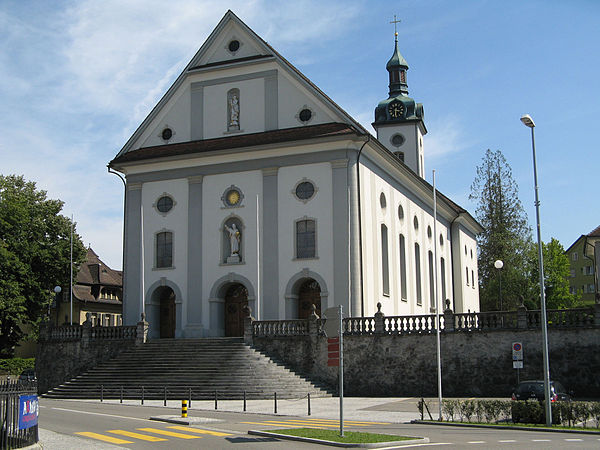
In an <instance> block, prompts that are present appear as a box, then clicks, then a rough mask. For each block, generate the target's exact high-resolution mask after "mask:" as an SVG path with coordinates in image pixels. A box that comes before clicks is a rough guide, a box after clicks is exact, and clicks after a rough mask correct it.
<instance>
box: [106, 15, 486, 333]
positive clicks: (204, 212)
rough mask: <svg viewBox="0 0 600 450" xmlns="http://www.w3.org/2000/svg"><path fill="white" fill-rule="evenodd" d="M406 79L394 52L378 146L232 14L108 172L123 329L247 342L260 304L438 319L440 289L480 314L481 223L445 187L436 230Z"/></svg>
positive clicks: (416, 112)
mask: <svg viewBox="0 0 600 450" xmlns="http://www.w3.org/2000/svg"><path fill="white" fill-rule="evenodd" d="M382 66H383V64H382ZM382 70H383V67H382ZM407 70H408V65H407V63H406V61H405V60H404V58H403V57H402V55H400V52H399V51H398V43H397V42H396V44H395V49H394V52H393V55H392V58H391V59H390V61H389V62H388V64H387V71H388V72H389V79H390V84H389V95H388V98H387V99H385V100H383V101H382V102H380V103H379V105H378V106H377V107H376V109H375V122H374V123H373V126H374V127H375V129H376V130H377V135H378V138H377V139H375V138H374V137H373V136H371V135H370V134H369V132H368V131H367V130H366V129H364V128H363V127H362V126H361V125H360V124H359V123H358V122H357V121H356V120H355V119H353V118H352V117H350V116H349V115H348V114H347V113H346V112H345V111H343V110H342V109H341V108H340V107H339V106H338V105H337V104H336V103H334V102H333V100H331V99H330V98H329V97H327V96H326V95H325V94H324V93H323V92H322V91H321V90H319V88H318V87H317V86H315V85H314V84H313V83H312V82H310V80H308V79H307V78H306V77H305V76H304V75H303V74H302V73H300V72H299V71H298V69H296V68H295V67H293V66H292V65H291V64H290V63H289V62H288V61H287V60H285V59H284V58H283V57H282V56H281V55H279V54H278V53H277V52H276V51H275V50H274V49H273V48H272V47H271V46H270V45H269V44H267V43H266V42H265V41H264V40H263V39H261V38H260V37H259V36H258V35H256V33H254V31H252V30H251V29H250V28H249V27H248V26H246V25H245V24H244V23H243V22H242V21H241V20H240V19H239V18H238V17H237V16H235V14H233V13H232V12H231V11H228V12H227V14H225V16H224V17H223V19H222V20H221V22H220V23H219V24H218V25H217V27H216V29H215V30H214V31H213V32H212V33H211V35H210V36H209V37H208V39H207V40H206V42H205V43H204V44H203V45H202V47H201V48H200V50H199V51H198V52H197V53H196V55H195V56H194V57H193V58H192V60H191V61H190V63H189V64H188V65H187V67H186V68H185V69H184V71H183V72H182V73H181V74H180V76H179V77H178V78H177V80H176V81H175V82H174V84H173V85H172V86H171V87H170V88H169V90H168V91H167V92H166V94H165V95H164V96H163V98H162V99H161V100H160V101H159V102H158V104H157V105H156V106H155V107H154V109H153V110H152V111H151V112H150V114H149V115H148V117H147V118H146V119H145V120H144V121H143V123H142V124H141V125H140V127H139V128H138V129H137V130H136V131H135V133H134V134H133V136H132V137H131V138H130V139H129V141H128V142H127V143H126V144H125V146H124V147H123V148H122V149H121V151H120V152H119V153H118V154H117V156H116V157H115V159H114V160H113V161H111V162H110V165H109V166H110V167H111V168H113V169H116V170H118V171H120V172H122V173H124V174H125V176H126V180H127V186H126V211H125V224H126V226H125V236H124V255H125V261H124V271H125V276H124V295H125V298H124V310H123V317H124V323H125V324H128V325H129V324H134V323H136V322H137V321H138V320H139V318H140V314H141V313H142V312H145V313H146V317H147V320H148V322H149V323H150V336H151V337H172V336H175V337H198V336H235V335H240V334H241V333H242V324H243V317H244V316H243V312H242V310H243V306H244V305H246V304H247V305H249V306H250V308H251V309H252V313H253V316H255V317H256V318H257V319H259V320H279V319H294V318H303V317H307V316H308V315H309V314H310V312H311V304H315V305H316V307H317V314H319V315H321V311H324V310H325V309H326V308H328V307H332V306H334V305H342V306H343V310H344V314H345V315H350V316H353V317H359V316H373V314H374V313H375V312H376V311H377V303H378V302H380V303H381V304H382V311H383V312H384V313H385V314H386V315H388V316H391V315H415V314H430V313H432V312H434V311H436V301H435V296H434V286H435V280H436V279H437V280H438V285H439V296H438V298H440V299H448V300H449V301H450V305H451V307H452V308H453V309H454V310H455V311H456V312H467V310H471V311H478V310H479V292H478V275H477V247H476V234H477V233H479V232H480V231H481V227H480V225H479V224H478V223H477V222H476V221H475V220H474V219H473V217H471V215H470V214H469V213H468V212H467V211H465V210H464V209H462V208H461V207H460V206H458V205H457V204H455V203H454V202H452V201H451V200H450V199H448V198H447V197H445V196H444V195H442V194H440V193H439V192H438V194H437V213H438V220H437V223H436V224H434V220H433V203H434V202H433V189H432V186H431V185H430V184H429V183H428V182H427V181H425V169H424V163H425V153H424V145H423V136H424V135H425V134H426V133H427V129H426V127H425V124H424V121H423V107H422V105H420V104H417V103H415V101H414V100H413V99H412V98H410V97H408V84H407V79H406V72H407ZM383 89H384V87H383V86H382V91H383ZM434 230H435V233H434ZM434 243H437V258H435V256H434V255H435V252H436V246H434ZM442 306H444V305H442Z"/></svg>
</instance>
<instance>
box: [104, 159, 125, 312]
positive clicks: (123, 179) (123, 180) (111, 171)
mask: <svg viewBox="0 0 600 450" xmlns="http://www.w3.org/2000/svg"><path fill="white" fill-rule="evenodd" d="M106 168H107V169H108V173H112V174H114V175H116V176H118V177H119V178H120V179H121V181H122V182H123V256H122V258H121V273H122V274H123V276H121V280H122V283H123V286H122V289H123V291H122V293H121V303H122V304H124V303H125V302H124V300H125V276H124V275H125V221H126V219H127V183H126V182H125V178H123V177H122V176H121V174H120V173H119V172H115V171H114V170H112V168H111V167H110V166H109V165H107V166H106ZM122 318H123V310H121V319H122Z"/></svg>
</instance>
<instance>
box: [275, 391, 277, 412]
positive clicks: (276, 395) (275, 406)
mask: <svg viewBox="0 0 600 450" xmlns="http://www.w3.org/2000/svg"><path fill="white" fill-rule="evenodd" d="M275 414H277V392H275Z"/></svg>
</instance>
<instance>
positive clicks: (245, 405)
mask: <svg viewBox="0 0 600 450" xmlns="http://www.w3.org/2000/svg"><path fill="white" fill-rule="evenodd" d="M244 412H246V391H244Z"/></svg>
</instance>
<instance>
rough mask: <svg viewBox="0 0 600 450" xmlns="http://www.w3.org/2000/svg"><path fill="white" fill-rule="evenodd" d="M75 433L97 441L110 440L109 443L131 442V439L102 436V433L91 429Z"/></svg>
mask: <svg viewBox="0 0 600 450" xmlns="http://www.w3.org/2000/svg"><path fill="white" fill-rule="evenodd" d="M75 434H79V435H80V436H85V437H89V438H92V439H98V440H99V441H104V442H110V443H111V444H133V442H132V441H126V440H124V439H119V438H115V437H112V436H104V435H103V434H98V433H92V432H91V431H79V432H77V433H75Z"/></svg>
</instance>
